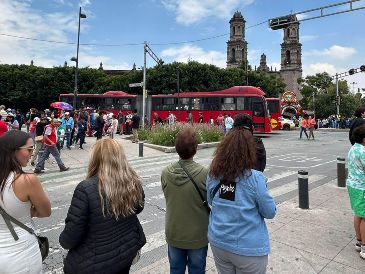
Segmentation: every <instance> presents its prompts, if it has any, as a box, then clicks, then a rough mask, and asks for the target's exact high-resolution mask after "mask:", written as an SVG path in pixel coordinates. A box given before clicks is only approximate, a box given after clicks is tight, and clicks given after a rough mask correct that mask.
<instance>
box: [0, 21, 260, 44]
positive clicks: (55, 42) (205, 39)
mask: <svg viewBox="0 0 365 274" xmlns="http://www.w3.org/2000/svg"><path fill="white" fill-rule="evenodd" d="M266 22H267V20H265V21H263V22H260V23H257V24H254V25H252V26H248V27H247V28H246V29H250V28H253V27H257V26H260V25H263V24H266ZM228 35H229V33H224V34H219V35H215V36H210V37H206V38H201V39H195V40H185V41H179V42H167V43H150V45H153V46H167V45H180V44H189V43H196V42H202V41H207V40H212V39H216V38H220V37H224V36H228ZM0 36H5V37H11V38H17V39H22V40H30V41H37V42H45V43H52V44H63V45H76V43H75V42H65V41H56V40H47V39H39V38H33V37H26V36H20V35H12V34H7V33H0ZM143 44H144V43H122V44H99V43H80V45H83V46H98V47H124V46H140V45H143Z"/></svg>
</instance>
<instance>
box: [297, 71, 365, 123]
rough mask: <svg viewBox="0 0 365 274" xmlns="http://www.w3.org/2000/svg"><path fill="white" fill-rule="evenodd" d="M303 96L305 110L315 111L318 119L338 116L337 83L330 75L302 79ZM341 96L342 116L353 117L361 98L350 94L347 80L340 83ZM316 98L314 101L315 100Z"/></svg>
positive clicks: (301, 102)
mask: <svg viewBox="0 0 365 274" xmlns="http://www.w3.org/2000/svg"><path fill="white" fill-rule="evenodd" d="M299 83H300V85H301V89H300V91H301V94H302V96H303V98H302V100H301V101H300V104H301V106H302V108H303V109H309V110H315V113H316V116H317V117H318V118H324V117H328V116H330V115H333V114H336V112H337V107H336V100H337V99H336V83H335V82H333V79H332V78H331V77H330V76H329V75H328V73H326V72H324V73H317V74H316V75H309V76H307V77H305V78H304V79H300V80H299ZM338 90H339V96H340V102H341V103H340V115H341V116H342V117H351V116H352V114H353V113H354V111H355V109H356V108H358V107H359V106H360V98H359V96H357V95H355V94H352V93H350V92H349V87H348V84H347V81H346V80H340V81H339V82H338ZM313 97H314V100H313Z"/></svg>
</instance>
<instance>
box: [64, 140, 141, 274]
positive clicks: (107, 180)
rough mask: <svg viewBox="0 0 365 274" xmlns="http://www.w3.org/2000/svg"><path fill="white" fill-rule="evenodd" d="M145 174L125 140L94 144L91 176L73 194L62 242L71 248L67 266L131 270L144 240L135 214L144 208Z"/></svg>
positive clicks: (79, 271) (108, 273)
mask: <svg viewBox="0 0 365 274" xmlns="http://www.w3.org/2000/svg"><path fill="white" fill-rule="evenodd" d="M143 206H144V193H143V188H142V184H141V180H140V178H139V177H138V175H137V174H136V172H135V171H134V170H133V169H132V168H131V167H130V165H129V164H128V162H127V159H126V156H125V154H124V151H123V148H122V147H121V145H120V144H119V143H118V142H117V141H115V140H113V139H103V140H99V141H97V142H96V144H95V145H94V148H93V151H92V154H91V159H90V163H89V168H88V174H87V179H86V180H85V181H82V182H81V183H79V184H78V185H77V187H76V189H75V192H74V195H73V197H72V201H71V206H70V208H69V210H68V214H67V217H66V221H65V223H66V225H65V228H64V230H63V232H62V233H61V235H60V244H61V246H62V247H63V248H65V249H69V252H68V254H67V257H66V259H65V261H64V269H63V270H64V272H65V273H66V274H70V273H77V274H82V273H103V274H114V273H118V274H119V273H129V269H130V267H131V265H132V261H133V259H134V257H135V256H136V254H137V252H138V251H139V250H140V249H141V248H142V246H144V245H145V243H146V238H145V235H144V233H143V230H142V226H141V224H140V222H139V220H138V218H137V215H136V214H138V213H140V212H141V211H142V210H143Z"/></svg>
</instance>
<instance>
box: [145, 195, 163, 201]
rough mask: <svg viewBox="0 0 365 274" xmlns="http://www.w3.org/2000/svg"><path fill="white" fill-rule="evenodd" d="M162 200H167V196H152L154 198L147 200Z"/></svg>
mask: <svg viewBox="0 0 365 274" xmlns="http://www.w3.org/2000/svg"><path fill="white" fill-rule="evenodd" d="M160 199H165V196H164V194H163V193H162V194H159V195H155V196H152V197H149V198H147V200H148V201H151V200H160Z"/></svg>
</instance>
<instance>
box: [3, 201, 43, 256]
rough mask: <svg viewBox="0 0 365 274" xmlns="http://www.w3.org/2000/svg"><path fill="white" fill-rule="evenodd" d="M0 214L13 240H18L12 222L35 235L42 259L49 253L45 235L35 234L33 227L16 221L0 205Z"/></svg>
mask: <svg viewBox="0 0 365 274" xmlns="http://www.w3.org/2000/svg"><path fill="white" fill-rule="evenodd" d="M0 215H2V216H3V218H4V221H5V223H6V226H7V227H8V228H9V230H10V233H11V235H12V236H13V238H14V240H15V241H17V240H19V237H18V235H17V234H16V232H15V230H14V227H13V225H12V224H11V223H12V222H13V223H14V224H16V225H18V226H20V227H21V228H23V229H24V230H26V231H28V232H29V233H30V234H33V235H34V236H36V237H37V239H38V244H39V249H40V251H41V255H42V261H44V260H45V259H46V258H47V256H48V253H49V242H48V238H47V237H42V236H38V235H37V234H35V232H34V230H33V229H31V228H30V227H27V226H26V225H25V224H23V223H22V222H20V221H18V220H17V219H15V218H14V217H12V216H10V215H9V214H8V213H6V211H5V210H4V209H3V208H2V207H1V206H0Z"/></svg>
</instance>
